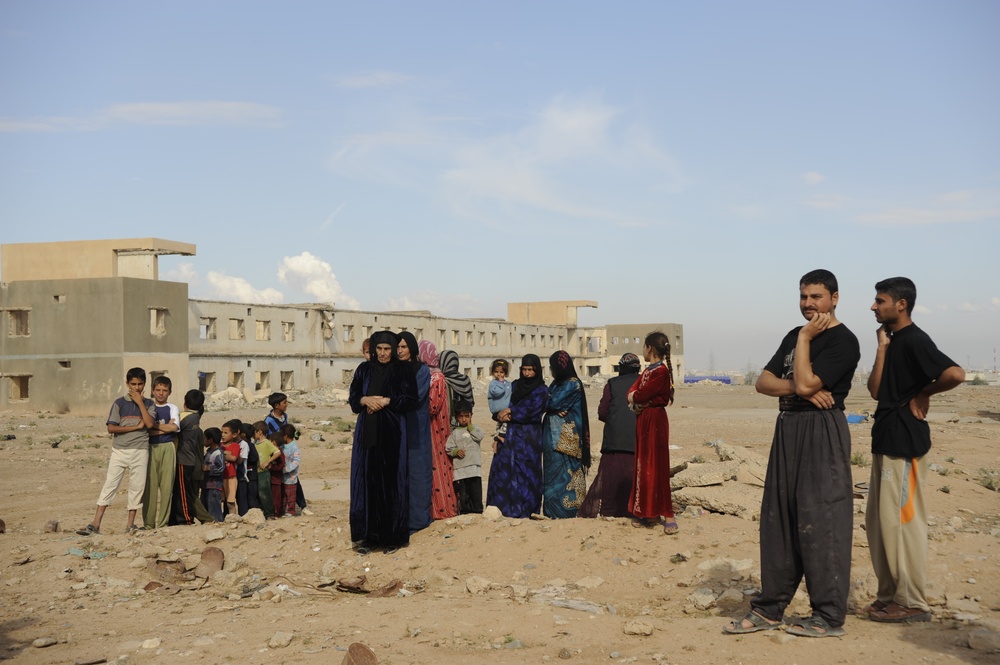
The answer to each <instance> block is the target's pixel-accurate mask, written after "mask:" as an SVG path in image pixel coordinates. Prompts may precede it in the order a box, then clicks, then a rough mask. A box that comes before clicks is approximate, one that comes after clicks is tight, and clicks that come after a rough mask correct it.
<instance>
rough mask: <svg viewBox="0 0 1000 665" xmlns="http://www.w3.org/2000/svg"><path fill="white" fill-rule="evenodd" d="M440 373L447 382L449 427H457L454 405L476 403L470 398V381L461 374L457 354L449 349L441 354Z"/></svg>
mask: <svg viewBox="0 0 1000 665" xmlns="http://www.w3.org/2000/svg"><path fill="white" fill-rule="evenodd" d="M441 371H442V372H443V373H444V379H445V381H447V382H448V408H449V413H451V426H452V427H453V428H454V427H458V421H457V420H455V405H456V404H458V403H459V402H460V401H462V400H465V401H466V402H468V403H469V404H472V405H475V403H476V400H475V398H473V396H472V379H470V378H469V377H467V376H466V375H465V374H463V373H462V369H461V367H460V366H459V362H458V354H457V353H455V352H454V351H452V350H451V349H448V350H447V351H443V352H442V353H441Z"/></svg>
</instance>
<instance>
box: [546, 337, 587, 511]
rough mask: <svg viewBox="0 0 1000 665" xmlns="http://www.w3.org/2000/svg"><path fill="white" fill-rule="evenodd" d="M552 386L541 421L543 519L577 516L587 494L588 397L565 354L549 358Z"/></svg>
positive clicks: (556, 354)
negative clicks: (543, 474)
mask: <svg viewBox="0 0 1000 665" xmlns="http://www.w3.org/2000/svg"><path fill="white" fill-rule="evenodd" d="M549 370H550V371H551V372H552V385H551V386H549V405H548V408H547V409H546V411H545V420H543V421H542V431H543V432H544V434H545V444H544V447H543V449H542V450H543V457H542V468H543V469H544V471H545V489H544V500H543V504H542V505H543V509H544V512H545V516H546V517H555V518H561V517H576V513H577V510H578V509H579V508H580V505H581V504H582V503H583V498H584V495H585V494H586V492H587V469H588V468H590V419H589V417H588V415H587V396H586V395H585V394H584V392H583V384H582V383H580V379H579V378H578V377H577V375H576V369H574V368H573V359H572V358H571V357H570V355H569V354H568V353H566V352H565V351H556V352H555V353H553V354H552V357H551V358H549Z"/></svg>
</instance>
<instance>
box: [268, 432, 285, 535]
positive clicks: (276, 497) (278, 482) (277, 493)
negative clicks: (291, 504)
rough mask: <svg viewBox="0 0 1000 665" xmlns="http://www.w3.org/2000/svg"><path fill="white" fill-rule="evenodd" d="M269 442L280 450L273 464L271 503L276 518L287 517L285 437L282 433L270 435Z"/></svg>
mask: <svg viewBox="0 0 1000 665" xmlns="http://www.w3.org/2000/svg"><path fill="white" fill-rule="evenodd" d="M267 440H268V441H270V442H271V443H273V444H274V446H275V447H276V448H277V449H278V457H277V458H275V459H274V460H273V461H272V462H271V502H272V503H273V504H274V516H275V517H284V515H285V483H284V477H285V437H284V435H283V434H282V433H281V431H280V430H279V431H277V432H274V433H272V434H269V435H268V437H267Z"/></svg>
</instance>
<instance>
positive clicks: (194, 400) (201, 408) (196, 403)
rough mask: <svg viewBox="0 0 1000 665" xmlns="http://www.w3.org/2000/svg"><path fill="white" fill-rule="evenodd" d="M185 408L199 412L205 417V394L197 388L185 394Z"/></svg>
mask: <svg viewBox="0 0 1000 665" xmlns="http://www.w3.org/2000/svg"><path fill="white" fill-rule="evenodd" d="M184 408H185V409H187V410H188V411H195V412H197V413H198V415H199V416H203V415H205V393H203V392H201V391H200V390H197V389H195V388H192V389H191V390H189V391H187V392H186V393H184Z"/></svg>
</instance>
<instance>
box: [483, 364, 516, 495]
mask: <svg viewBox="0 0 1000 665" xmlns="http://www.w3.org/2000/svg"><path fill="white" fill-rule="evenodd" d="M490 374H492V375H493V379H492V380H491V381H490V385H489V388H488V389H487V391H486V403H487V404H488V405H489V407H490V413H491V414H493V419H494V420H496V418H497V414H498V413H500V412H501V411H503V410H504V409H506V408H507V407H509V406H510V394H511V383H510V381H508V380H507V376H508V375H510V363H509V362H507V361H506V360H504V359H503V358H497V359H496V360H494V361H493V364H492V365H490ZM506 436H507V423H501V422H499V421H498V422H497V431H496V433H495V434H494V435H493V452H494V453H495V452H496V451H497V446H498V445H500V444H502V443H503V441H504V438H505V437H506ZM480 512H482V511H480Z"/></svg>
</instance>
